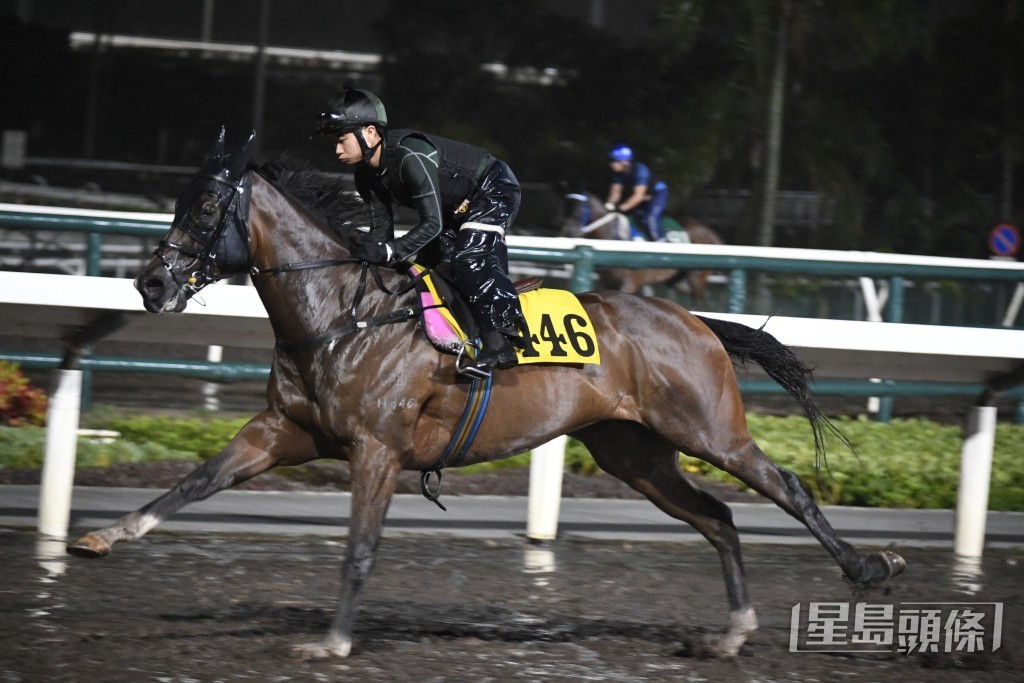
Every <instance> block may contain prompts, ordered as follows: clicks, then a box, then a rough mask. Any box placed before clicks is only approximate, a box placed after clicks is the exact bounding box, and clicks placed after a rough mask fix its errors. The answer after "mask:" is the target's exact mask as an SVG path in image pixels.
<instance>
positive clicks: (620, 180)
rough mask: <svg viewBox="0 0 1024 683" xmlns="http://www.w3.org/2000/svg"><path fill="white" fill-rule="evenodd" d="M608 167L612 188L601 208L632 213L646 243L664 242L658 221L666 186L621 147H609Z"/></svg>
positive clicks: (663, 233) (664, 203) (665, 194)
mask: <svg viewBox="0 0 1024 683" xmlns="http://www.w3.org/2000/svg"><path fill="white" fill-rule="evenodd" d="M608 164H609V166H611V169H612V184H611V187H610V188H609V189H608V199H607V201H606V202H605V205H604V208H605V209H607V210H608V211H620V212H622V213H625V214H628V213H632V214H633V215H634V216H635V217H636V222H637V224H638V226H637V227H639V228H640V229H641V230H643V231H644V232H645V233H647V236H648V238H649V239H652V240H654V241H656V242H664V241H665V230H664V228H662V227H661V217H662V216H663V215H664V214H665V207H666V206H667V205H668V185H666V184H665V183H664V182H663V181H661V180H659V179H658V178H656V177H654V175H652V174H651V170H650V169H649V168H648V167H647V165H646V164H642V163H640V162H639V161H636V160H635V159H634V158H633V150H632V149H631V148H630V147H629V146H628V145H624V144H621V143H620V144H617V145H615V146H614V147H612V149H611V151H610V152H609V154H608ZM624 197H625V198H624ZM620 202H621V203H620Z"/></svg>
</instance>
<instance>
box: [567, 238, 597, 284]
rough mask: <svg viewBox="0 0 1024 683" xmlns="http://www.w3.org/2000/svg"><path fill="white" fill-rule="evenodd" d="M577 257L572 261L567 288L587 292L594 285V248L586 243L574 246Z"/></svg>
mask: <svg viewBox="0 0 1024 683" xmlns="http://www.w3.org/2000/svg"><path fill="white" fill-rule="evenodd" d="M575 251H576V253H577V254H579V258H577V259H576V261H575V262H574V263H573V266H572V277H571V278H569V289H571V290H572V291H574V292H577V293H579V292H588V291H590V290H591V289H593V286H594V248H593V247H588V246H586V245H580V246H578V247H576V250H575Z"/></svg>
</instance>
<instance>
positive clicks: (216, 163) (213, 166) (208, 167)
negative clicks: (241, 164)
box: [203, 126, 224, 173]
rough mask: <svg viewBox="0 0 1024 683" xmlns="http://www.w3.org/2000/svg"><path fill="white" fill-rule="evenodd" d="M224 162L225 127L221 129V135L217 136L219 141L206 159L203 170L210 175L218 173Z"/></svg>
mask: <svg viewBox="0 0 1024 683" xmlns="http://www.w3.org/2000/svg"><path fill="white" fill-rule="evenodd" d="M223 162H224V126H221V127H220V135H218V136H217V141H216V142H214V143H213V149H211V150H210V154H209V155H208V156H207V157H206V164H205V166H203V170H205V171H207V172H209V173H216V172H217V171H219V170H220V169H221V167H222V165H223Z"/></svg>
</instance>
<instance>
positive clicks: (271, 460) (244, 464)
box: [68, 411, 316, 557]
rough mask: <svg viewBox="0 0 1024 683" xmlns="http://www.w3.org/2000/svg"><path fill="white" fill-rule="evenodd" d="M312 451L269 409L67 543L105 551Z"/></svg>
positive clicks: (83, 550) (87, 553) (79, 550)
mask: <svg viewBox="0 0 1024 683" xmlns="http://www.w3.org/2000/svg"><path fill="white" fill-rule="evenodd" d="M315 457H316V450H315V447H314V444H313V440H312V438H310V437H309V435H308V434H306V433H305V432H303V431H301V430H299V429H298V428H297V427H295V425H293V424H292V423H291V422H289V421H287V420H285V419H284V418H283V417H281V416H279V415H277V414H276V413H272V412H270V411H267V412H264V413H261V414H260V415H258V416H256V417H254V418H253V419H252V420H250V421H249V423H248V424H246V425H245V427H243V428H242V429H241V430H240V431H239V432H238V434H237V435H236V436H235V438H234V439H232V440H231V442H230V443H229V444H228V445H227V446H226V447H225V448H224V450H222V451H221V452H220V453H218V454H217V455H215V456H214V457H212V458H210V459H209V460H207V461H206V462H204V463H203V464H202V465H200V466H199V467H197V468H196V469H195V470H193V471H192V472H191V473H190V474H189V475H188V476H186V477H185V478H184V479H182V480H181V481H180V482H178V484H177V485H176V486H175V487H174V488H172V489H171V490H170V491H168V492H167V493H164V494H163V495H162V496H160V497H159V498H157V499H155V500H153V501H152V502H150V503H148V504H146V505H145V506H144V507H142V508H140V509H138V510H136V511H135V512H132V513H129V514H127V515H125V516H124V517H122V518H121V519H119V520H117V521H116V522H114V523H113V524H111V525H110V526H108V527H106V528H103V529H99V530H97V531H92V532H90V533H88V534H86V535H85V536H83V537H81V538H80V539H78V540H77V541H75V542H74V543H71V544H70V545H69V546H68V552H69V553H71V554H73V555H80V556H83V557H101V556H103V555H107V554H108V553H110V550H111V547H112V546H113V545H114V544H115V543H117V542H119V541H126V542H130V541H134V540H137V539H139V538H141V537H142V536H143V535H144V534H146V532H148V531H149V530H150V529H152V528H153V527H155V526H156V525H158V524H159V523H160V522H162V521H164V520H165V519H167V518H168V517H170V516H171V515H172V514H173V513H175V512H176V511H178V510H180V509H181V508H183V507H185V506H186V505H188V504H189V503H194V502H196V501H198V500H203V499H205V498H208V497H210V496H211V495H213V494H214V493H216V492H217V491H220V490H222V489H226V488H229V487H231V486H234V485H235V484H239V483H241V482H243V481H246V480H247V479H251V478H252V477H255V476H256V475H257V474H260V473H261V472H264V471H266V470H268V469H270V468H271V467H274V466H275V465H297V464H300V463H302V462H307V461H309V460H312V459H314V458H315Z"/></svg>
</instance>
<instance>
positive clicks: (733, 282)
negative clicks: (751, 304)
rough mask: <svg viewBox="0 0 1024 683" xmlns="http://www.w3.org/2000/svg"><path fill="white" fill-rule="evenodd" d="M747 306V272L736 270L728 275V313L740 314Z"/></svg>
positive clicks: (740, 269)
mask: <svg viewBox="0 0 1024 683" xmlns="http://www.w3.org/2000/svg"><path fill="white" fill-rule="evenodd" d="M746 306H747V271H745V270H743V269H742V268H737V269H735V270H733V271H732V272H730V273H729V312H730V313H742V312H743V309H744V308H746Z"/></svg>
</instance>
